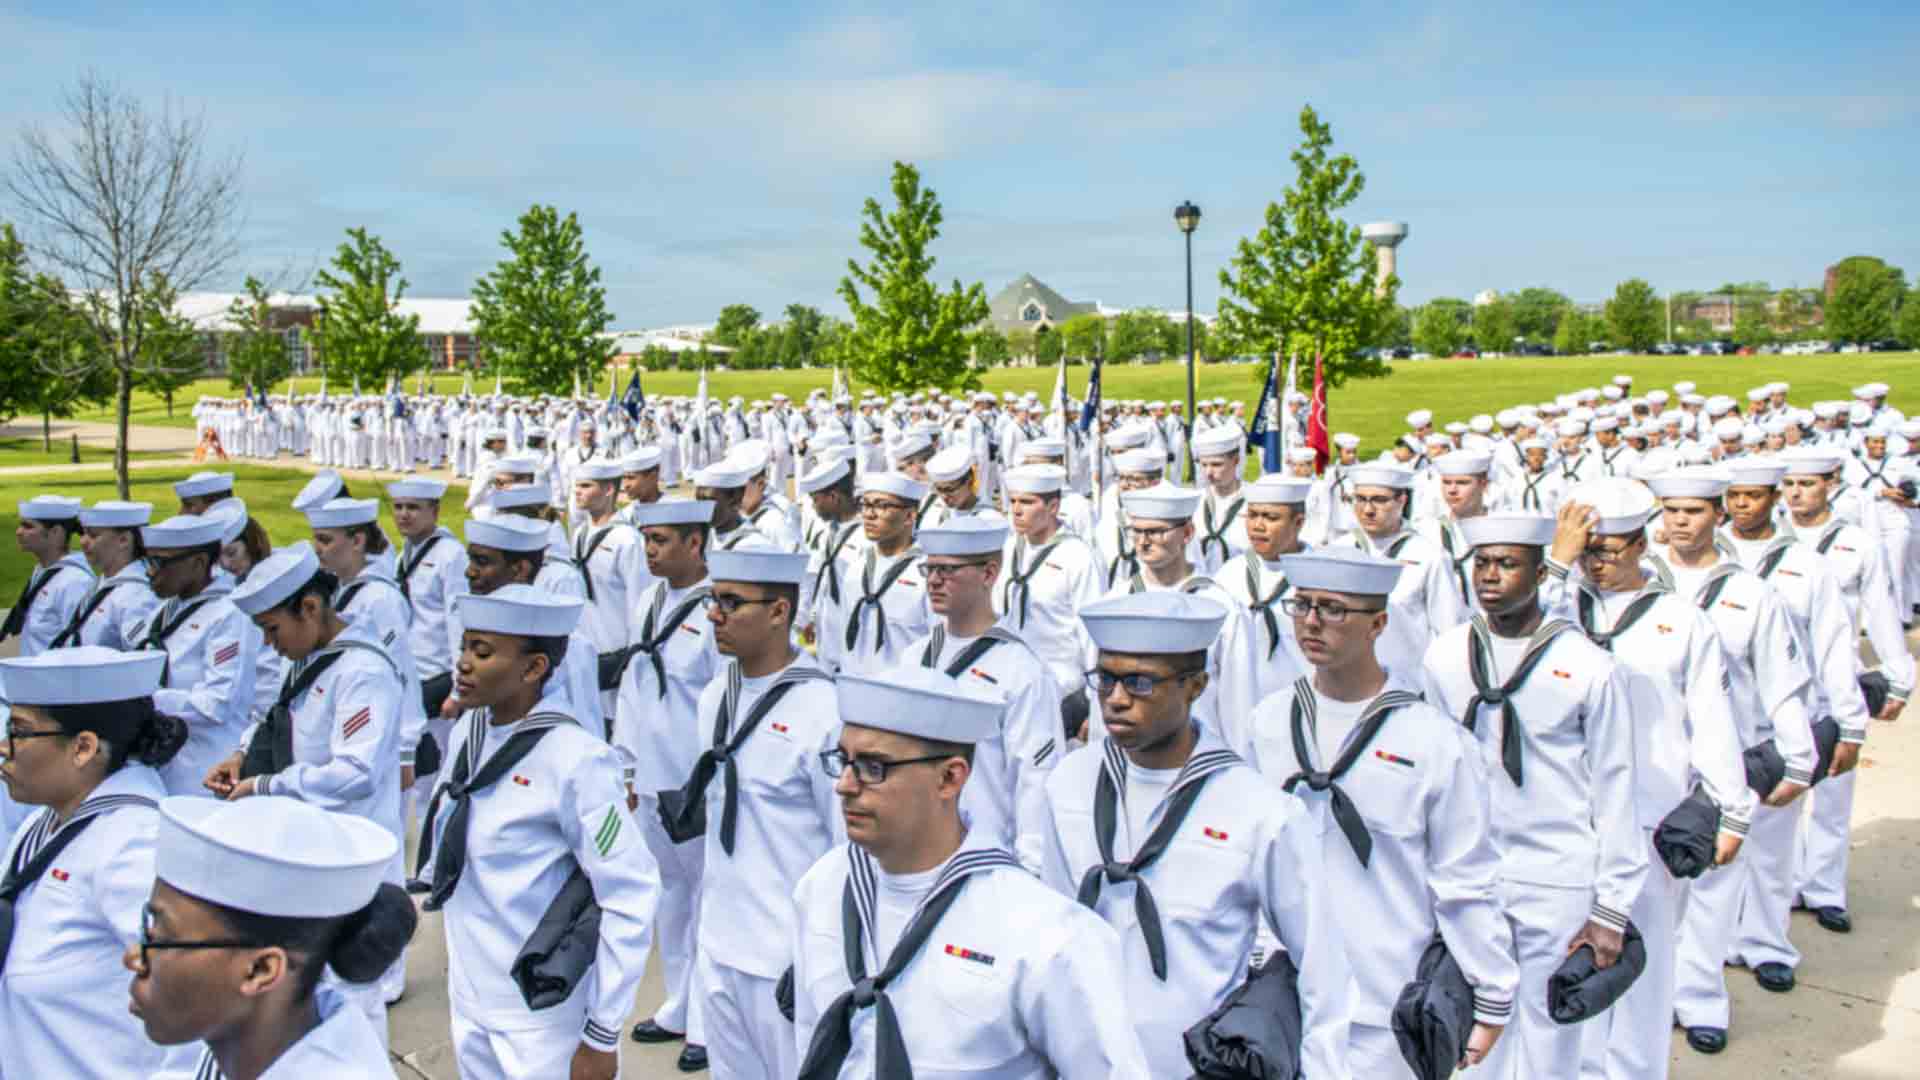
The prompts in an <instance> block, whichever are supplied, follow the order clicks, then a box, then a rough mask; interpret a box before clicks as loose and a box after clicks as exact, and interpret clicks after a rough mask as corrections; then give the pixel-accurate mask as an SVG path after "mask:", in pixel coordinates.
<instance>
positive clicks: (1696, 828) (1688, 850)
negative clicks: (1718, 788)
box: [1653, 787, 1720, 878]
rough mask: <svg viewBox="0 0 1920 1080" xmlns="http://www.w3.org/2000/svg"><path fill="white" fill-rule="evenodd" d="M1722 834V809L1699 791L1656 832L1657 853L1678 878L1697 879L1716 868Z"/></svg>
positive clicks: (1682, 800)
mask: <svg viewBox="0 0 1920 1080" xmlns="http://www.w3.org/2000/svg"><path fill="white" fill-rule="evenodd" d="M1719 832H1720V808H1719V807H1718V806H1715V805H1714V804H1713V800H1712V799H1709V798H1707V793H1706V792H1705V791H1702V790H1701V789H1699V788H1697V787H1696V788H1694V789H1693V794H1691V795H1688V796H1687V797H1686V798H1684V799H1681V800H1680V805H1679V806H1676V807H1674V808H1673V810H1672V811H1671V812H1669V813H1668V814H1667V816H1666V817H1665V818H1664V819H1662V820H1661V822H1660V827H1659V828H1657V829H1655V830H1653V850H1655V851H1656V852H1659V854H1660V861H1661V862H1663V863H1666V864H1667V872H1668V873H1670V874H1672V875H1673V876H1674V877H1677V878H1697V877H1699V876H1700V875H1701V874H1704V873H1706V872H1707V868H1708V867H1711V866H1712V865H1713V847H1714V840H1715V838H1716V835H1717V834H1718V833H1719Z"/></svg>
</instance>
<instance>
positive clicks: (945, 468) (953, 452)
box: [927, 446, 973, 484]
mask: <svg viewBox="0 0 1920 1080" xmlns="http://www.w3.org/2000/svg"><path fill="white" fill-rule="evenodd" d="M972 471H973V455H972V454H970V453H968V452H967V449H966V448H965V447H963V446H949V447H947V448H946V449H945V450H942V451H940V452H939V453H937V454H935V455H933V456H932V457H931V458H928V459H927V475H928V476H931V477H933V479H934V482H935V483H940V484H948V483H952V482H953V481H955V480H959V479H961V478H963V477H965V476H966V475H967V474H968V473H970V472H972Z"/></svg>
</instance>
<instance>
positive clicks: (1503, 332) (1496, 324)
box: [1473, 296, 1518, 353]
mask: <svg viewBox="0 0 1920 1080" xmlns="http://www.w3.org/2000/svg"><path fill="white" fill-rule="evenodd" d="M1517 329H1518V324H1517V321H1516V320H1515V318H1514V311H1513V302H1512V301H1510V300H1508V299H1507V298H1506V297H1504V296H1496V297H1494V298H1493V299H1492V300H1490V301H1488V302H1486V303H1484V304H1478V305H1475V307H1474V309H1473V343H1474V345H1475V346H1477V347H1478V348H1479V349H1480V351H1481V352H1502V353H1505V352H1512V351H1513V339H1514V337H1515V334H1516V331H1517Z"/></svg>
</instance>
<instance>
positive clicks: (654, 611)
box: [603, 581, 713, 701]
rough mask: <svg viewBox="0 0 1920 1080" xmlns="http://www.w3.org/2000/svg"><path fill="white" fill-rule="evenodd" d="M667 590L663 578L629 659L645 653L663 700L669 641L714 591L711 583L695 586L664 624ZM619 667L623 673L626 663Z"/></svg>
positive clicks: (665, 690) (628, 655)
mask: <svg viewBox="0 0 1920 1080" xmlns="http://www.w3.org/2000/svg"><path fill="white" fill-rule="evenodd" d="M667 589H668V585H667V583H666V582H664V581H663V582H661V583H660V590H659V591H658V592H656V593H654V594H653V603H652V604H650V605H648V607H647V617H646V618H645V619H644V620H642V621H641V623H640V640H639V641H636V642H634V643H633V645H632V652H629V653H628V654H627V658H628V659H632V656H633V653H645V654H646V656H647V659H648V661H650V662H651V663H652V664H653V678H654V681H655V682H657V683H659V684H660V699H661V700H663V701H664V700H666V696H667V660H666V656H665V651H666V644H667V642H668V641H669V640H670V639H671V638H672V637H673V634H674V631H676V630H678V629H680V624H681V623H684V622H686V621H687V616H689V615H692V614H693V609H694V608H697V607H699V606H700V605H701V604H702V603H704V602H705V601H706V599H707V597H709V596H711V595H712V594H713V586H711V585H696V586H694V587H693V589H692V590H691V591H689V592H688V593H687V595H686V596H684V597H682V598H681V600H680V603H679V604H677V605H675V606H674V609H673V611H672V613H671V614H669V615H667V617H666V622H664V623H662V622H661V621H660V615H661V612H662V611H663V610H664V609H665V608H666V606H667ZM656 627H657V628H658V629H656ZM620 667H621V670H622V671H623V672H624V671H625V670H626V662H625V661H622V662H621V665H620ZM603 681H604V680H603ZM616 685H617V684H616Z"/></svg>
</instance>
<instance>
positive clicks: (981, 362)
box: [973, 326, 1013, 368]
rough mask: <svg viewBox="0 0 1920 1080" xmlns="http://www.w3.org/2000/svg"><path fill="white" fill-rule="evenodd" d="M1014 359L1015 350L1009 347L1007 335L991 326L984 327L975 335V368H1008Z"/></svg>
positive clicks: (975, 332)
mask: <svg viewBox="0 0 1920 1080" xmlns="http://www.w3.org/2000/svg"><path fill="white" fill-rule="evenodd" d="M1012 358H1013V350H1012V349H1009V348H1008V347H1007V335H1005V334H1003V333H1001V332H1000V331H999V330H997V329H995V328H994V327H991V326H983V327H981V328H980V329H978V330H976V331H974V334H973V361H974V364H975V366H978V367H983V368H997V367H1006V366H1007V361H1008V360H1011V359H1012Z"/></svg>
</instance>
